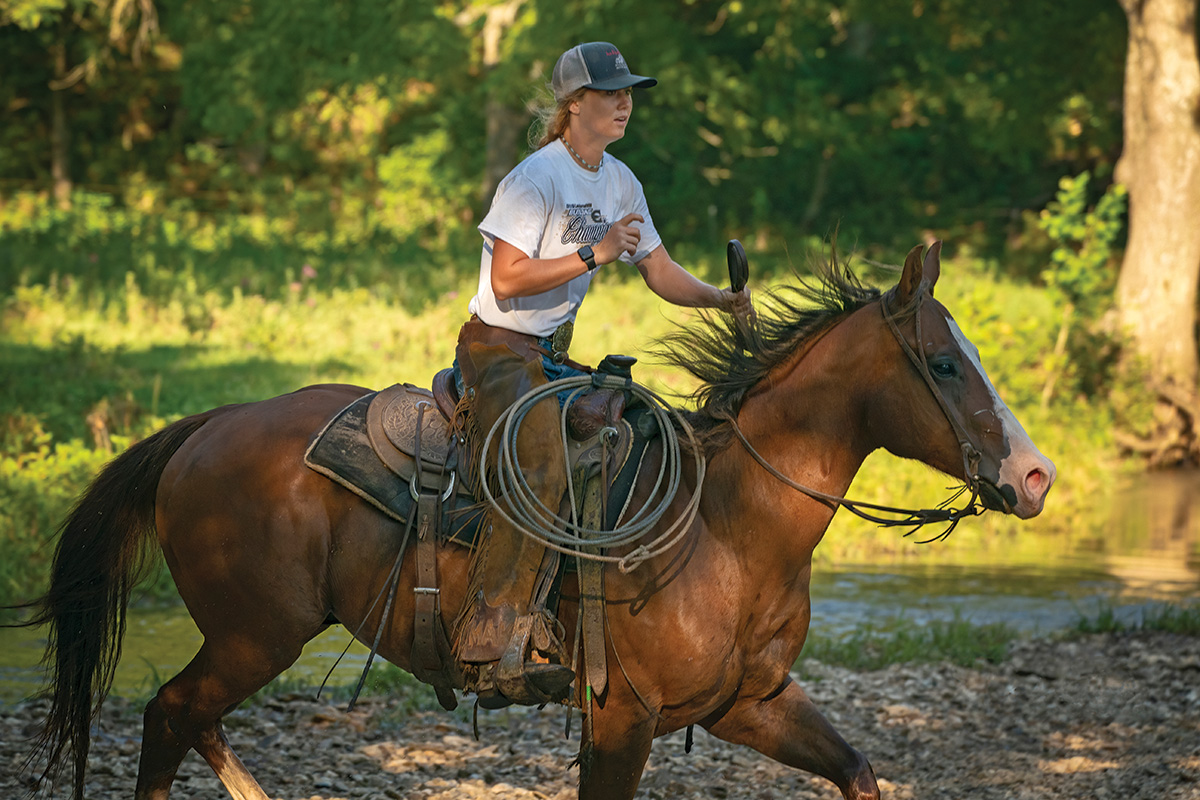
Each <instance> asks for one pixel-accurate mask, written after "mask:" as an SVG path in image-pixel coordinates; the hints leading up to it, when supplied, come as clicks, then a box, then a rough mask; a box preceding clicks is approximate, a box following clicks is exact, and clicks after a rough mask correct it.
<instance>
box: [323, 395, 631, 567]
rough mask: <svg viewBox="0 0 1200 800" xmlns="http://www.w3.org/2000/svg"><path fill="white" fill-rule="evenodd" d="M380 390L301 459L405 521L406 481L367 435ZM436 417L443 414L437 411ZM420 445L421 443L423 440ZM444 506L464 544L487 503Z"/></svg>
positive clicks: (617, 485) (626, 478)
mask: <svg viewBox="0 0 1200 800" xmlns="http://www.w3.org/2000/svg"><path fill="white" fill-rule="evenodd" d="M378 394H380V393H379V392H371V393H369V394H365V395H363V396H362V397H360V398H358V399H357V400H355V401H354V402H353V403H351V404H350V405H348V406H346V407H345V408H344V409H342V410H341V411H339V412H338V413H337V414H336V415H334V417H333V419H331V420H330V421H329V423H328V424H327V425H326V426H325V427H324V428H323V429H322V430H321V432H320V433H318V434H317V435H316V437H314V438H313V441H312V442H311V443H310V444H309V446H308V450H307V451H306V452H305V454H304V463H305V465H306V466H308V467H309V468H310V469H312V470H314V471H316V472H318V473H320V474H321V475H324V476H325V477H327V478H329V479H330V480H332V481H333V482H335V483H337V484H339V485H340V486H343V487H345V488H346V489H348V490H349V491H351V492H353V493H354V494H356V495H358V496H359V497H361V498H362V499H363V500H365V501H366V502H368V503H370V504H371V505H372V506H374V507H375V508H377V509H379V510H380V511H382V512H383V513H384V514H386V515H387V516H389V517H391V518H392V519H394V520H396V521H397V522H400V523H404V522H406V521H407V520H408V516H409V514H410V513H411V510H412V506H413V503H414V501H413V498H412V494H411V489H410V484H409V481H407V480H405V479H403V478H401V477H400V476H399V475H397V474H396V473H395V472H394V471H392V469H391V468H390V467H389V466H388V465H387V464H386V463H384V461H382V460H381V459H380V457H379V456H378V455H377V454H376V452H375V448H374V447H373V446H372V445H371V440H370V437H369V436H368V434H367V412H368V408H369V407H370V405H371V404H372V402H374V401H375V399H376V396H377V395H378ZM643 413H644V412H643V410H642V409H635V410H634V411H633V412H632V413H629V414H627V415H626V420H627V421H628V422H630V423H632V429H633V431H634V437H633V446H632V447H631V449H630V453H629V454H628V455H627V457H626V459H625V462H624V463H623V464H622V465H620V467H619V469H618V473H617V476H616V478H615V480H614V481H613V486H612V490H611V492H610V495H609V497H610V501H609V503H608V511H609V518H608V519H607V520H606V523H607V526H608V527H609V528H610V529H611V528H612V527H613V526H615V524H616V523H617V521H618V518H619V517H620V516H621V515H622V514H623V512H625V511H626V510H627V506H628V504H629V495H630V493H631V492H632V489H633V486H634V484H635V483H636V481H637V475H638V472H639V471H640V469H641V466H642V461H643V459H644V458H645V455H646V450H647V447H648V445H649V444H650V441H651V440H652V439H653V438H655V437H654V436H653V435H651V436H649V437H648V436H647V435H646V433H645V430H644V426H642V425H639V424H638V418H639V417H640V416H642V414H643ZM438 419H439V420H440V419H441V417H440V415H438ZM422 446H424V445H423V444H422ZM447 503H448V504H449V505H450V506H451V507H450V508H449V509H447V521H448V524H449V531H448V538H449V539H450V540H451V541H454V542H457V543H459V544H463V545H466V546H468V547H470V546H473V545H474V544H475V542H476V540H477V537H478V534H479V524H480V522H481V520H482V519H483V518H484V516H485V512H486V504H485V503H484V502H481V501H478V500H476V499H474V498H472V497H468V496H465V495H463V494H461V493H459V492H455V496H454V498H453V500H448V501H447Z"/></svg>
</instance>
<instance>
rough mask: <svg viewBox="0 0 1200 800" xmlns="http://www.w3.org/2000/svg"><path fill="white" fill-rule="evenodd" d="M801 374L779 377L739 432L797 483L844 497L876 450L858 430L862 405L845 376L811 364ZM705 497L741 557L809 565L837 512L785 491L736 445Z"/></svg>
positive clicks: (714, 469) (756, 399)
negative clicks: (717, 509)
mask: <svg viewBox="0 0 1200 800" xmlns="http://www.w3.org/2000/svg"><path fill="white" fill-rule="evenodd" d="M805 366H806V370H805V372H804V373H802V374H791V375H786V376H781V378H782V379H781V381H780V383H779V384H777V385H776V386H774V387H773V388H770V389H767V390H765V391H762V392H758V393H755V394H754V395H753V396H752V397H750V398H749V399H748V400H747V401H746V403H745V404H744V405H743V407H742V410H741V412H740V413H739V415H738V426H739V428H740V429H741V431H742V433H743V435H744V436H745V437H746V440H747V442H748V443H749V445H750V446H751V447H753V448H754V450H755V451H757V453H758V454H759V455H760V456H761V457H762V458H763V459H764V460H766V461H767V462H768V463H769V464H770V465H771V466H772V467H774V468H775V469H776V470H778V471H779V472H781V473H782V474H783V475H785V476H787V477H788V478H789V479H791V480H792V481H794V482H796V483H799V484H802V485H804V486H806V487H808V488H810V489H814V490H816V491H818V492H822V493H824V494H829V495H836V496H844V495H845V493H846V491H847V489H849V487H850V484H851V482H852V481H853V480H854V476H855V474H856V473H857V472H858V469H859V467H860V466H862V463H863V460H864V459H865V458H866V456H867V454H868V453H869V452H870V450H871V447H870V446H869V443H868V442H867V440H866V439H867V437H866V436H865V435H864V433H863V432H862V431H861V430H860V425H859V423H858V420H859V417H858V416H857V407H858V401H857V398H856V397H855V396H854V391H855V390H854V389H853V388H851V387H850V386H849V383H850V382H849V381H847V380H846V377H845V375H844V373H842V372H839V371H837V370H831V371H824V370H822V369H821V367H820V364H819V362H817V361H815V360H814V361H811V362H807V363H806V365H805ZM706 484H708V485H709V486H711V487H712V488H711V489H710V488H706V489H705V494H706V495H707V494H709V493H710V492H712V493H714V494H716V495H718V496H716V497H713V498H712V500H713V501H714V502H715V503H718V504H720V505H722V506H724V507H725V513H724V516H725V517H726V519H727V520H728V524H727V525H726V530H725V531H724V532H723V535H724V536H727V537H730V538H733V539H739V540H740V539H744V540H745V541H737V543H736V545H735V546H737V547H738V548H739V549H740V550H749V549H753V550H758V549H761V548H765V549H767V550H768V551H769V552H771V553H774V554H783V553H784V552H785V551H787V552H790V553H791V554H792V555H793V556H794V557H795V558H796V559H798V560H801V561H805V560H807V559H808V558H809V557H810V556H811V554H812V549H813V548H814V547H815V546H816V545H817V543H818V542H819V541H820V539H821V536H822V535H823V534H824V532H825V529H826V528H827V527H828V525H829V522H830V520H831V519H832V518H833V513H834V510H835V509H834V508H831V507H830V506H829V505H828V504H826V503H822V502H820V501H818V500H814V499H813V498H811V497H809V496H807V495H805V494H803V493H802V492H800V491H798V490H796V489H794V488H792V487H790V486H788V485H786V484H785V483H783V482H782V481H780V480H779V479H778V478H777V477H775V476H774V475H772V474H771V473H770V472H768V470H767V469H766V468H764V467H763V466H762V465H760V464H759V463H758V462H757V460H756V459H755V458H754V457H753V456H752V455H751V454H750V453H749V452H748V450H747V449H746V447H744V446H743V445H742V443H741V442H740V441H739V440H738V439H737V438H736V437H734V439H733V441H732V442H731V443H730V444H729V446H728V447H727V448H726V449H724V450H723V451H721V452H720V453H719V454H717V455H715V456H714V457H713V459H712V462H711V464H710V467H709V477H708V479H706Z"/></svg>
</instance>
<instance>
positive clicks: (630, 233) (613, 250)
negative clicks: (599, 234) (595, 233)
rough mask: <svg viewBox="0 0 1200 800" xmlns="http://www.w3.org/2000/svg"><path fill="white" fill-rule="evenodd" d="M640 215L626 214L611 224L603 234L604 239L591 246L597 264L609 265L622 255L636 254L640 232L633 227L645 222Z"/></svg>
mask: <svg viewBox="0 0 1200 800" xmlns="http://www.w3.org/2000/svg"><path fill="white" fill-rule="evenodd" d="M645 221H646V220H645V218H643V217H642V215H641V214H634V213H630V214H626V215H625V216H624V217H621V219H620V220H618V221H617V222H614V223H613V226H612V227H611V228H609V229H608V233H606V234H604V238H603V239H601V240H600V241H598V242H596V244H594V245H592V254H593V255H594V256H595V258H596V263H597V264H610V263H612V262H613V261H616V260H617V259H618V258H620V257H621V254H622V253H628V254H629V255H631V256H632V255H633V254H634V253H636V252H637V248H638V243H639V242H641V240H642V232H641V231H640V230H639V229H637V228H635V227H634V226H633V223H635V222H645Z"/></svg>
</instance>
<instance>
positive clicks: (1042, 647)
mask: <svg viewBox="0 0 1200 800" xmlns="http://www.w3.org/2000/svg"><path fill="white" fill-rule="evenodd" d="M804 671H805V674H804V676H803V677H802V679H801V680H802V685H803V686H804V687H805V688H806V690H807V691H808V692H809V694H810V696H812V697H813V699H814V700H815V701H816V703H817V704H818V706H819V707H820V708H822V709H823V710H824V712H825V714H826V715H827V716H828V717H829V718H830V719H831V721H832V722H833V723H834V725H835V726H836V727H837V728H838V729H839V730H840V731H841V733H842V735H843V736H845V738H846V739H847V740H848V741H849V742H850V743H851V744H853V745H854V746H856V747H857V748H859V749H860V750H862V751H863V752H865V753H866V754H867V756H868V758H870V759H871V762H872V764H873V765H874V767H875V771H876V774H877V775H878V777H879V780H880V785H881V787H882V788H883V794H884V797H886V798H892V799H893V800H902V799H904V800H907V799H909V798H914V799H920V800H924V799H925V798H946V800H950V799H951V798H955V799H957V798H964V797H971V798H974V799H976V800H983V799H985V798H996V800H1000V799H1001V798H1003V800H1022V799H1023V798H1056V800H1076V799H1077V800H1093V798H1122V799H1125V798H1163V797H1170V798H1174V799H1176V800H1180V799H1182V800H1189V799H1190V800H1200V638H1194V637H1180V636H1173V635H1169V634H1160V633H1138V634H1120V635H1093V636H1087V637H1084V638H1081V639H1077V640H1074V641H1068V642H1053V641H1044V640H1039V641H1032V642H1021V643H1018V644H1017V645H1015V646H1014V648H1013V650H1012V653H1011V656H1010V658H1009V659H1008V660H1007V661H1005V662H1004V663H1002V664H999V665H980V666H979V667H978V668H975V669H966V668H962V667H957V666H953V665H949V664H932V665H896V666H892V667H889V668H887V669H884V670H880V671H876V672H855V671H851V670H848V669H843V668H840V667H831V666H825V665H822V664H817V663H814V662H812V661H808V662H806V663H805V665H804ZM42 711H43V707H42V706H40V705H39V704H38V703H36V702H29V703H23V704H18V705H0V797H3V798H16V797H19V796H21V795H22V794H23V793H24V791H25V790H26V789H27V787H28V784H27V783H25V782H24V781H23V779H22V777H21V776H19V774H18V768H19V766H20V762H21V759H22V757H23V755H24V752H23V750H24V744H23V742H24V739H26V738H27V737H28V736H29V734H30V733H31V732H33V731H34V730H36V726H37V725H38V722H39V719H40V715H41V713H42ZM226 727H227V730H228V733H229V739H230V741H231V742H232V744H233V747H234V749H235V750H236V751H237V752H238V753H239V755H241V757H242V759H243V760H244V761H245V762H246V764H247V766H248V767H249V768H250V770H251V771H252V772H253V773H254V774H255V776H256V777H257V778H258V780H259V782H260V783H261V784H262V786H263V788H264V789H265V790H266V791H267V793H268V794H269V795H270V796H271V797H272V798H279V799H280V800H357V799H358V798H406V800H469V799H471V798H485V797H486V798H491V799H492V800H497V799H500V800H531V799H532V798H540V799H542V800H544V799H545V798H553V800H566V799H567V798H574V797H575V783H576V781H577V777H578V774H577V772H576V771H575V770H574V769H573V768H571V767H570V766H569V765H570V763H571V761H572V759H573V758H574V756H575V753H576V749H577V748H578V729H579V724H578V717H576V718H575V719H574V724H573V731H572V737H571V739H570V740H566V739H564V738H563V727H564V712H563V711H562V710H560V709H546V710H544V711H541V712H538V711H535V710H525V709H519V710H508V711H500V712H482V711H481V712H480V733H481V740H480V741H476V740H475V739H474V738H473V736H472V733H471V725H470V722H469V720H468V718H467V715H466V714H464V713H460V712H456V713H455V714H445V713H440V712H417V713H412V712H408V711H405V710H404V707H403V704H402V703H399V702H396V701H381V700H368V701H366V702H364V703H362V704H360V706H359V707H358V708H357V709H356V710H355V711H354V712H353V713H349V714H347V713H345V711H344V709H343V708H339V707H335V706H331V705H329V704H326V703H323V702H313V701H311V700H309V699H305V698H302V697H287V698H280V699H276V700H271V701H268V702H266V703H262V704H257V705H254V706H253V707H250V708H244V709H241V710H239V711H236V712H234V713H233V714H232V715H230V716H229V717H228V718H227V723H226ZM140 735H141V719H140V710H139V709H138V708H137V707H136V706H135V705H134V704H132V703H130V702H128V701H124V700H121V699H119V698H117V699H113V700H111V701H110V702H109V703H108V704H107V705H106V706H105V714H104V718H103V721H102V724H101V726H100V729H99V731H98V732H97V733H96V735H95V736H94V738H93V744H92V756H91V761H90V763H91V767H90V772H89V780H88V792H87V796H88V798H89V800H115V799H116V798H122V800H124V798H128V797H130V796H132V793H133V785H134V780H135V776H136V774H137V754H138V748H139V737H140ZM64 793H65V792H64V791H63V790H62V789H60V790H59V792H58V795H57V796H62V795H63V794H64ZM226 796H227V795H226V794H225V793H224V791H223V789H222V787H221V786H220V784H219V783H218V782H217V780H216V779H215V777H213V773H212V772H211V770H209V768H208V766H207V765H206V764H205V763H204V762H203V761H202V760H201V759H200V758H199V757H198V756H196V754H195V753H191V754H189V756H188V758H187V759H186V760H185V761H184V764H183V766H182V768H181V769H180V773H179V780H178V781H177V783H176V785H175V790H174V791H173V793H172V798H173V800H200V799H201V798H203V799H204V800H209V799H210V798H212V799H215V798H222V797H226ZM840 796H841V795H840V794H839V793H838V792H837V790H836V789H835V788H834V787H833V785H832V784H830V783H828V782H826V781H824V780H823V779H820V778H815V777H813V776H809V775H806V774H803V773H799V772H796V771H794V770H791V769H788V768H786V767H783V766H781V765H779V764H776V763H775V762H772V761H770V760H768V759H766V758H764V757H762V756H759V755H758V754H756V753H754V752H752V751H750V750H747V749H745V748H739V747H732V746H729V745H726V744H724V743H723V742H720V741H718V740H716V739H714V738H712V737H710V736H708V735H707V734H706V733H704V732H703V731H700V730H697V731H696V737H695V747H694V748H693V751H692V753H691V754H690V755H687V754H685V753H684V738H683V733H682V732H679V733H676V734H672V735H671V736H668V737H665V738H663V739H660V740H658V741H657V742H656V743H655V746H654V750H653V752H652V753H651V756H650V762H649V764H648V766H647V769H646V773H645V775H644V776H643V779H642V785H641V789H640V790H639V794H638V797H640V798H655V799H656V800H657V799H658V798H662V800H666V798H672V799H674V798H706V799H707V798H719V799H721V800H743V799H744V800H751V799H753V800H770V799H771V798H785V797H786V798H828V799H829V800H836V798H840Z"/></svg>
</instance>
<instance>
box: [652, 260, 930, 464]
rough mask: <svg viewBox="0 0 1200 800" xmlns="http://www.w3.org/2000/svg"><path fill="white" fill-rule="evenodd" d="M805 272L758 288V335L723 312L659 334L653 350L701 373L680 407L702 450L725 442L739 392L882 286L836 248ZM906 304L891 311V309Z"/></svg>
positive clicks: (875, 294) (741, 395)
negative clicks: (687, 403)
mask: <svg viewBox="0 0 1200 800" xmlns="http://www.w3.org/2000/svg"><path fill="white" fill-rule="evenodd" d="M810 271H811V273H812V275H811V277H808V278H805V277H802V276H800V275H799V274H796V273H794V275H795V283H793V284H791V285H785V286H781V287H777V288H774V289H770V290H766V291H765V292H762V293H760V295H759V298H760V299H757V302H756V303H755V306H756V310H757V312H758V339H757V340H755V339H754V338H752V337H747V336H746V334H745V332H743V331H742V330H741V329H740V328H739V327H738V325H737V323H736V321H735V320H734V319H733V318H732V317H731V316H729V315H728V314H717V313H708V312H701V314H700V315H699V318H698V319H697V320H694V321H692V322H690V323H689V324H688V325H686V326H680V327H679V328H678V329H676V330H675V331H674V332H673V333H670V334H668V335H666V336H664V337H663V338H662V339H660V340H659V341H658V343H657V345H658V346H657V347H656V348H655V351H654V354H655V356H657V357H658V358H660V359H662V360H663V361H665V362H666V363H668V364H673V365H675V366H678V367H681V368H683V369H685V370H687V371H688V372H690V373H691V374H692V375H694V376H695V377H696V378H698V379H699V380H700V384H701V385H700V387H699V388H697V389H696V390H695V391H694V392H692V394H691V396H690V397H691V399H692V400H693V401H694V402H695V406H696V410H695V411H690V412H687V413H686V416H687V418H688V421H689V422H690V423H691V424H692V426H693V428H694V429H695V430H696V432H697V434H698V437H699V439H700V441H701V442H702V443H703V446H704V448H705V449H706V450H708V451H710V452H712V451H715V450H720V449H722V448H723V447H724V446H725V445H726V444H728V442H729V440H730V437H731V433H730V431H729V426H728V425H727V424H726V420H727V419H728V418H729V417H731V416H734V415H736V414H737V412H738V410H739V409H740V408H741V406H742V403H743V402H744V401H745V399H746V395H747V394H748V393H749V392H750V390H751V389H752V388H753V387H754V386H755V385H756V384H758V383H759V382H760V381H761V380H763V378H765V377H766V376H767V374H768V373H770V372H771V371H772V370H773V369H775V368H776V367H777V366H779V365H780V364H782V363H783V362H785V361H786V360H787V359H788V358H789V357H791V356H792V354H794V353H796V352H797V351H798V350H800V349H802V348H803V347H804V346H805V345H806V344H807V343H809V342H811V341H814V340H815V339H816V337H818V336H819V335H820V334H821V333H822V332H824V331H825V330H827V329H828V328H829V327H830V326H832V325H834V324H835V323H837V322H839V321H841V320H842V319H843V318H845V317H846V316H848V315H849V314H851V313H853V312H854V311H857V310H858V309H860V308H862V307H863V306H865V305H867V304H868V303H871V302H873V301H875V300H878V299H879V298H880V297H881V296H882V292H881V291H880V290H879V289H876V288H874V287H871V286H866V285H864V284H863V283H862V282H861V281H860V280H859V278H858V277H857V276H856V275H855V274H854V272H853V271H851V269H850V266H849V260H848V259H847V260H841V259H839V258H838V254H837V250H836V248H833V249H832V250H831V253H830V255H829V257H828V258H827V259H822V260H814V261H813V263H812V265H811V266H810ZM905 311H907V309H900V310H897V312H898V316H902V315H904V313H905Z"/></svg>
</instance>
